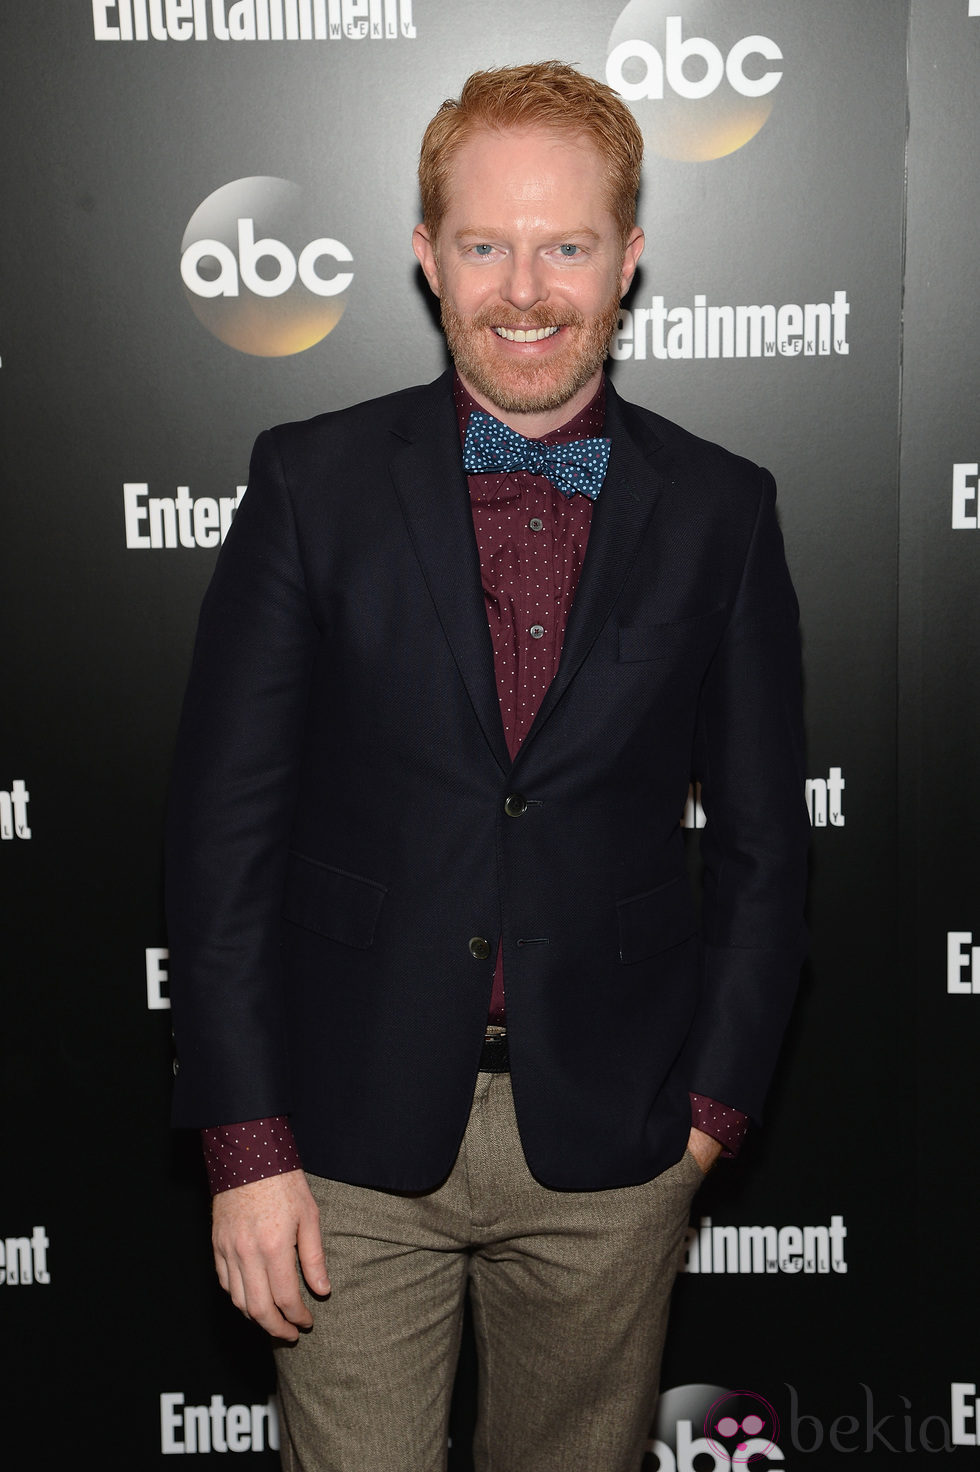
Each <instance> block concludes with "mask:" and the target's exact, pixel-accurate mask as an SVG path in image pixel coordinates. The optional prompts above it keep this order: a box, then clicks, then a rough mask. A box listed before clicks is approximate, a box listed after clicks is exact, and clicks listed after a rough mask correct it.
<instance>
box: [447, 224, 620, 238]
mask: <svg viewBox="0 0 980 1472" xmlns="http://www.w3.org/2000/svg"><path fill="white" fill-rule="evenodd" d="M506 234H507V231H506V230H504V229H503V228H502V227H501V226H499V225H498V226H495V227H494V226H491V227H489V228H487V227H486V226H483V227H476V226H472V225H464V226H463V228H462V229H461V230H457V231H456V232H455V234H454V235H453V239H454V240H465V239H467V238H471V239H475V240H496V239H499V237H500V236H501V235H506ZM576 236H578V237H583V238H585V239H587V240H601V239H602V237H601V236H600V235H599V233H598V232H597V231H595V230H593V229H592V228H591V227H590V226H589V225H576V226H575V227H574V228H572V229H571V230H565V231H556V232H555V235H554V239H555V240H562V241H565V240H571V239H572V238H573V237H576Z"/></svg>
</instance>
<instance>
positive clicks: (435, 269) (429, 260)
mask: <svg viewBox="0 0 980 1472" xmlns="http://www.w3.org/2000/svg"><path fill="white" fill-rule="evenodd" d="M412 249H413V250H414V252H415V254H416V255H417V256H418V260H419V265H420V266H421V267H422V270H423V271H424V272H425V279H426V281H427V282H428V283H429V285H430V286H431V288H432V290H433V292H434V293H435V295H436V296H439V294H440V293H439V266H438V263H437V261H436V250H435V246H434V245H433V243H432V237H431V236H430V234H429V232H428V229H427V228H426V226H425V225H416V227H415V229H414V230H413V231H412Z"/></svg>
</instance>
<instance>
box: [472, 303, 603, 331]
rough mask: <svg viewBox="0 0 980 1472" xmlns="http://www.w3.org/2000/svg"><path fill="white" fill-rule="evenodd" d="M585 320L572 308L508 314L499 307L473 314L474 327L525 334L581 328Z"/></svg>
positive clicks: (554, 308)
mask: <svg viewBox="0 0 980 1472" xmlns="http://www.w3.org/2000/svg"><path fill="white" fill-rule="evenodd" d="M584 321H585V318H584V317H583V316H582V313H581V312H577V311H576V310H575V308H574V307H562V308H560V309H559V308H557V307H533V308H532V309H531V311H529V312H516V311H513V312H508V311H506V310H501V308H500V307H490V306H486V307H481V308H480V310H479V311H478V312H476V313H474V316H473V326H474V327H506V329H507V331H508V332H527V331H528V330H531V329H534V328H538V327H581V326H582V324H583V323H584Z"/></svg>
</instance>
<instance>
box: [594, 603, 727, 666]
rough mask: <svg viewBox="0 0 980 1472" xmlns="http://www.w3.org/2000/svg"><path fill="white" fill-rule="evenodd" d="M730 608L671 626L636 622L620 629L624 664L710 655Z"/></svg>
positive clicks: (680, 620)
mask: <svg viewBox="0 0 980 1472" xmlns="http://www.w3.org/2000/svg"><path fill="white" fill-rule="evenodd" d="M727 614H728V609H727V607H725V606H722V607H720V608H713V609H711V610H710V612H708V613H705V614H701V615H699V616H698V617H697V618H685V619H679V620H676V621H671V622H669V623H664V622H660V623H652V622H651V623H636V624H630V625H628V626H625V627H621V628H620V630H619V659H620V663H622V664H639V663H642V662H643V661H646V660H671V659H675V660H678V659H679V660H683V659H686V658H687V657H688V656H690V655H692V654H703V653H710V652H711V651H712V650H713V649H714V647H715V645H716V644H717V643H718V640H719V639H720V638H721V635H722V631H723V629H724V626H725V618H726V616H727Z"/></svg>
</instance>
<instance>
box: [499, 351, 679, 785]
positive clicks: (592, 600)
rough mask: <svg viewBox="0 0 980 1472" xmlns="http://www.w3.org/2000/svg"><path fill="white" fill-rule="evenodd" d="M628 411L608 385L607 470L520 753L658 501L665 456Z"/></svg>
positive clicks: (576, 664)
mask: <svg viewBox="0 0 980 1472" xmlns="http://www.w3.org/2000/svg"><path fill="white" fill-rule="evenodd" d="M628 411H629V406H628V405H624V403H623V401H622V400H621V399H620V397H619V395H618V394H617V393H616V391H615V389H614V388H613V386H612V384H611V383H609V382H608V380H607V383H606V429H605V432H606V434H608V435H609V437H610V438H611V440H612V452H611V454H610V457H609V468H608V470H607V471H606V478H605V480H604V482H603V486H602V490H601V492H600V493H599V499H598V500H597V502H596V505H595V510H594V511H593V513H592V526H591V528H590V531H589V543H588V546H587V548H586V552H585V562H584V564H583V567H582V574H581V577H580V578H579V585H578V588H577V590H576V593H575V598H574V601H573V603H572V611H571V614H570V616H569V619H568V625H567V628H566V630H565V640H564V643H563V645H562V653H561V660H560V661H559V665H558V673H557V674H556V676H555V678H554V680H553V681H552V682H551V685H550V686H549V688H548V691H547V693H546V695H545V697H544V700H543V701H542V702H541V707H540V709H539V710H538V714H537V716H536V717H535V720H534V724H533V725H532V727H531V729H530V731H529V732H528V734H527V737H526V738H525V740H524V742H523V745H522V747H521V752H524V751H526V750H527V748H528V746H529V744H530V743H531V742H532V741H533V740H534V739H535V737H536V736H537V735H538V733H539V732H540V730H541V728H542V726H543V725H544V724H545V723H546V721H547V720H548V717H549V716H550V715H551V713H552V711H553V710H554V709H555V707H556V705H557V704H558V702H559V701H560V700H561V698H562V696H563V695H564V693H565V691H566V690H567V689H568V687H569V685H570V683H571V682H572V680H573V679H574V678H575V676H576V674H577V673H578V671H579V669H580V668H581V666H582V663H583V661H584V660H585V658H586V656H587V655H588V653H589V650H590V649H591V648H592V646H593V644H594V643H595V641H596V639H597V638H598V636H599V632H600V630H601V629H602V626H603V624H604V623H605V622H606V620H607V619H608V617H609V615H610V614H611V612H612V610H613V608H614V606H615V604H616V600H617V598H618V597H619V594H620V590H621V589H622V587H623V584H624V582H625V581H626V577H627V574H628V573H629V570H630V567H631V566H632V564H633V559H634V558H635V556H636V553H637V550H638V548H639V545H640V541H641V539H642V537H643V534H644V532H645V531H646V528H647V524H648V523H649V521H650V518H651V516H652V515H653V514H654V511H655V509H656V507H657V504H658V502H659V500H660V496H661V493H662V489H663V486H664V483H665V479H666V474H665V472H666V463H667V452H666V450H665V449H664V446H663V445H662V443H661V441H660V440H659V439H658V438H657V437H656V435H655V434H653V432H652V431H651V430H649V429H648V428H647V427H646V426H645V425H644V424H642V423H641V422H640V421H639V420H638V419H637V418H636V417H634V416H632V415H630V414H629V412H628ZM519 758H520V753H519V754H518V759H519Z"/></svg>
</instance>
